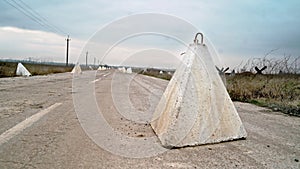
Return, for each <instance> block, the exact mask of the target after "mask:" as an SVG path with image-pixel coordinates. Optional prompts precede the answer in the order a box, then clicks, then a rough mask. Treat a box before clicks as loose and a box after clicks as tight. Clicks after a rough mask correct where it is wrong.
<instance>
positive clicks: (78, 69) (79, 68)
mask: <svg viewBox="0 0 300 169" xmlns="http://www.w3.org/2000/svg"><path fill="white" fill-rule="evenodd" d="M81 72H82V71H81V67H80V65H79V64H76V65H75V66H74V68H73V70H72V71H71V73H76V74H78V73H81Z"/></svg>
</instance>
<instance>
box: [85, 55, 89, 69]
mask: <svg viewBox="0 0 300 169" xmlns="http://www.w3.org/2000/svg"><path fill="white" fill-rule="evenodd" d="M88 54H89V51H86V53H85V66H86V67H87V65H88Z"/></svg>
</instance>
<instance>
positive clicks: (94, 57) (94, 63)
mask: <svg viewBox="0 0 300 169" xmlns="http://www.w3.org/2000/svg"><path fill="white" fill-rule="evenodd" d="M95 65H96V58H95V57H94V66H95Z"/></svg>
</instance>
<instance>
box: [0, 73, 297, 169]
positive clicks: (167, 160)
mask: <svg viewBox="0 0 300 169" xmlns="http://www.w3.org/2000/svg"><path fill="white" fill-rule="evenodd" d="M115 73H116V72H115V71H113V70H106V71H101V72H97V74H96V79H99V80H97V81H95V82H93V83H94V85H95V86H94V88H95V98H96V101H97V104H98V105H99V107H101V110H102V113H103V116H104V117H105V119H106V120H107V122H108V123H109V124H110V126H111V127H112V128H114V129H115V130H116V131H119V132H120V133H121V134H122V135H126V136H128V137H131V138H143V139H148V138H150V137H154V138H155V134H154V133H153V131H152V129H151V127H150V125H148V124H141V123H136V122H132V121H130V120H127V119H126V118H125V117H123V116H122V115H121V114H120V113H119V112H118V109H117V107H116V106H115V101H114V100H113V97H112V93H111V92H112V85H111V84H112V79H113V77H114V75H116V74H115ZM87 74H95V72H94V71H86V72H83V74H82V75H78V76H84V75H87ZM117 74H118V75H119V76H121V77H124V78H118V80H119V81H117V83H116V84H117V86H116V87H117V88H118V85H122V84H123V80H126V78H127V77H134V78H133V80H132V81H131V82H130V85H129V98H130V102H131V103H132V105H133V106H134V107H135V108H136V109H137V110H140V111H142V112H144V111H149V112H151V111H152V110H153V108H155V106H153V105H156V104H157V103H158V101H159V98H160V97H161V95H162V93H163V91H164V89H165V87H166V86H167V84H168V81H165V80H161V79H156V78H152V77H147V76H142V75H135V74H120V73H117ZM72 79H73V76H72V74H70V73H62V74H54V75H48V76H34V77H17V78H1V79H0V134H2V133H4V132H5V131H7V130H9V129H10V128H12V127H14V126H15V125H17V124H19V123H20V122H22V121H23V120H25V119H27V118H29V117H30V116H32V115H34V114H36V113H38V112H40V111H41V110H44V109H46V108H47V107H49V106H51V105H53V104H54V103H62V104H61V105H60V106H58V107H56V108H55V109H53V110H51V111H50V112H49V113H48V114H46V115H45V116H43V117H42V118H41V119H40V120H39V121H37V122H36V123H34V124H33V125H31V126H30V127H28V128H26V129H24V130H23V131H22V132H21V133H19V134H18V135H16V136H14V137H13V138H11V139H10V140H8V141H7V142H6V143H4V144H2V145H0V168H130V169H134V168H300V162H299V160H300V151H299V150H300V118H298V117H292V116H288V115H285V114H282V113H280V112H273V111H271V110H268V109H265V108H261V107H257V106H254V105H251V104H246V103H240V102H236V103H235V106H236V108H237V110H238V113H239V115H240V117H241V119H242V121H243V123H244V125H245V128H246V130H247V132H248V137H247V139H246V140H237V141H232V142H224V143H220V144H210V145H204V146H196V147H185V148H178V149H171V150H167V151H165V152H163V153H161V154H158V155H156V156H152V157H149V158H128V157H122V156H119V155H116V154H115V153H113V152H109V151H106V150H105V149H103V147H101V146H98V145H97V144H96V143H95V142H94V141H93V140H92V139H90V137H89V136H88V134H87V133H86V132H85V131H84V130H83V128H82V126H81V124H80V123H79V119H78V116H77V114H76V113H75V108H74V102H73V97H72V96H74V95H76V93H78V92H80V91H76V90H72ZM88 83H90V81H89V82H88ZM153 91H155V92H153ZM119 93H120V94H122V93H121V91H119ZM149 98H151V99H149ZM124 102H125V100H124ZM156 141H157V143H159V141H158V140H156ZM118 146H120V145H115V148H116V149H118V148H119V147H118ZM120 148H121V146H120Z"/></svg>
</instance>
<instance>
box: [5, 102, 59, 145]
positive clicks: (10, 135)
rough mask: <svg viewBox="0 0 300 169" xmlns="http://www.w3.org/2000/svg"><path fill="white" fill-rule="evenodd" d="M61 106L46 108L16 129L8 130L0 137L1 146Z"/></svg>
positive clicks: (56, 104)
mask: <svg viewBox="0 0 300 169" xmlns="http://www.w3.org/2000/svg"><path fill="white" fill-rule="evenodd" d="M61 104H62V103H55V104H53V105H51V106H50V107H48V108H46V109H44V110H41V111H40V112H38V113H36V114H34V115H32V116H30V117H29V118H27V119H25V120H24V121H22V122H20V123H19V124H17V125H15V126H14V127H12V128H10V129H8V130H6V131H5V132H4V133H2V134H1V135H0V146H1V145H2V144H3V143H5V142H7V141H9V140H10V139H11V138H13V137H14V136H16V135H18V134H19V133H21V132H22V131H23V130H24V129H26V128H27V127H30V126H31V125H32V124H34V123H35V122H37V121H38V120H39V119H41V118H42V117H43V116H44V115H46V114H47V113H49V112H50V111H51V110H53V109H55V108H56V107H58V106H59V105H61Z"/></svg>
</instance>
